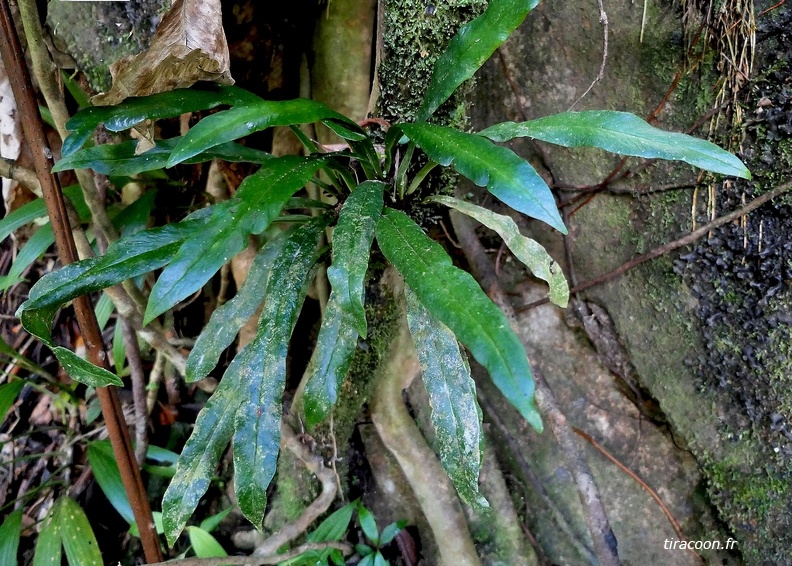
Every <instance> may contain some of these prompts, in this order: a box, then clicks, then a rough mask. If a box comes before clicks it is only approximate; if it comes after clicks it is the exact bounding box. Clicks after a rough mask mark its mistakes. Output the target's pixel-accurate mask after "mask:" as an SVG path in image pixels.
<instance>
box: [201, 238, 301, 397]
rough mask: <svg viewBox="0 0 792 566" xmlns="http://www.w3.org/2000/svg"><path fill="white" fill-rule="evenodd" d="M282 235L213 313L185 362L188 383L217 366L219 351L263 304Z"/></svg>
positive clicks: (204, 375) (252, 264)
mask: <svg viewBox="0 0 792 566" xmlns="http://www.w3.org/2000/svg"><path fill="white" fill-rule="evenodd" d="M286 238H287V233H286V232H283V233H281V234H279V235H278V236H276V237H275V238H273V239H272V240H270V241H269V242H267V244H266V245H265V246H264V247H263V248H262V249H261V251H259V253H258V254H256V257H255V258H254V259H253V262H252V263H251V265H250V271H249V272H248V276H247V279H245V283H244V284H243V285H242V288H241V289H239V292H237V294H236V295H235V296H234V298H232V299H231V300H230V301H228V302H227V303H225V304H224V305H222V306H221V307H219V308H217V309H215V311H214V312H213V313H212V316H211V318H210V319H209V322H208V323H207V324H206V326H205V327H204V329H203V330H202V331H201V334H200V335H199V336H198V340H196V342H195V346H194V347H193V349H192V351H191V352H190V356H189V357H188V358H187V372H186V373H187V376H186V380H187V381H188V382H192V381H197V380H199V379H203V378H204V377H206V376H207V375H209V372H210V371H212V370H213V369H214V368H215V366H216V365H217V362H218V360H220V356H221V355H222V353H223V351H224V350H225V349H226V348H228V347H229V346H230V345H231V343H232V342H233V341H234V337H236V335H237V333H238V332H239V330H240V329H241V328H242V327H243V326H244V325H245V323H246V322H247V321H248V319H249V318H250V317H251V316H253V314H254V313H255V312H256V309H257V308H258V306H259V305H260V304H261V302H262V301H263V300H264V292H265V290H266V288H267V279H268V278H269V272H270V268H271V267H272V262H273V261H275V258H276V257H277V256H278V255H279V254H280V252H281V250H282V248H283V244H284V242H285V241H286Z"/></svg>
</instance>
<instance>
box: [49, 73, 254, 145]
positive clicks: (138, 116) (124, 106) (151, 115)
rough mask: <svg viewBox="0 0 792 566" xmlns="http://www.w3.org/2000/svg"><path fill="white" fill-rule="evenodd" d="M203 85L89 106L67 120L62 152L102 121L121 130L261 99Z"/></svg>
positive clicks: (240, 91) (80, 141)
mask: <svg viewBox="0 0 792 566" xmlns="http://www.w3.org/2000/svg"><path fill="white" fill-rule="evenodd" d="M202 86H203V88H191V89H177V90H172V91H168V92H161V93H159V94H153V95H151V96H142V97H131V98H127V99H126V100H124V101H123V102H122V103H121V104H118V105H116V106H92V107H90V108H86V109H85V110H81V111H80V112H78V113H77V114H75V115H74V117H73V118H72V119H71V120H69V121H68V122H66V129H67V130H69V131H70V132H72V133H71V135H69V136H68V137H67V138H66V139H65V140H64V141H63V149H62V154H63V156H64V157H66V156H69V155H71V154H72V153H74V152H75V151H77V150H78V149H80V148H81V147H82V146H83V144H84V143H85V141H86V140H87V139H88V138H89V137H90V136H91V134H92V133H93V131H94V129H96V127H97V126H98V125H99V124H102V123H104V125H105V128H107V129H108V130H110V131H111V132H121V131H123V130H127V129H129V128H131V127H132V126H135V125H137V124H139V123H140V122H143V121H144V120H147V119H149V120H159V119H162V118H173V117H175V116H179V115H181V114H184V113H186V112H197V111H199V110H208V109H210V108H215V107H217V106H221V105H224V104H225V105H230V106H233V105H236V104H243V103H251V102H255V101H257V100H261V99H260V98H259V97H258V96H256V95H255V94H253V93H251V92H248V91H246V90H243V89H241V88H238V87H233V86H218V85H205V86H204V85H202Z"/></svg>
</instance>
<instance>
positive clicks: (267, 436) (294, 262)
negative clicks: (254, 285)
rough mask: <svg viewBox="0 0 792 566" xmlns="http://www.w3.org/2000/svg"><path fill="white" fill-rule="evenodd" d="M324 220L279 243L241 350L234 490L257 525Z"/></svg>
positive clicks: (272, 469) (274, 459) (272, 467)
mask: <svg viewBox="0 0 792 566" xmlns="http://www.w3.org/2000/svg"><path fill="white" fill-rule="evenodd" d="M327 223H328V219H326V218H323V217H319V218H317V219H316V220H314V221H312V222H310V223H308V224H305V225H303V226H300V227H298V228H296V229H295V230H293V231H292V233H291V234H290V236H289V238H288V240H287V241H286V242H285V243H284V246H283V250H282V251H281V253H280V255H279V256H278V258H277V259H276V260H275V262H274V263H273V265H272V269H271V270H270V276H269V279H268V280H267V289H266V291H265V296H266V297H267V300H266V301H265V302H264V309H263V310H262V313H261V318H260V319H259V325H258V332H257V334H256V337H255V339H254V340H253V342H251V343H250V344H249V345H248V347H247V348H245V351H248V350H250V351H252V352H253V353H252V354H251V355H250V356H248V357H247V359H246V360H245V363H244V365H243V366H241V367H240V369H239V373H240V376H239V383H240V393H241V395H243V397H244V401H243V402H242V405H241V406H240V407H239V410H238V411H237V414H236V418H235V419H234V429H235V432H234V492H235V493H236V496H237V501H238V503H239V508H240V510H241V511H242V513H243V514H244V515H245V517H247V518H248V520H249V521H250V522H251V523H253V524H254V525H255V526H256V527H259V526H260V525H261V522H262V520H263V518H264V510H265V508H266V504H267V486H268V485H269V483H270V480H271V479H272V477H273V475H274V474H275V469H276V465H277V461H278V452H279V450H280V434H281V414H282V409H283V407H282V401H281V398H282V396H283V387H284V384H285V380H286V353H287V350H288V346H289V339H290V337H291V333H292V330H293V329H294V324H295V323H296V322H297V315H298V314H299V312H300V308H301V307H302V303H303V300H304V299H305V293H306V290H307V287H308V284H309V283H310V281H311V279H312V276H313V267H314V264H315V263H316V261H317V259H318V257H319V251H318V250H317V249H316V248H317V243H318V241H319V237H320V235H321V234H322V231H323V230H324V228H325V226H326V225H327ZM238 357H239V356H237V358H238ZM234 363H236V359H234V362H232V365H233V364H234ZM229 371H230V370H229Z"/></svg>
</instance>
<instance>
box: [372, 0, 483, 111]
mask: <svg viewBox="0 0 792 566" xmlns="http://www.w3.org/2000/svg"><path fill="white" fill-rule="evenodd" d="M433 5H434V6H435V10H434V12H433V13H430V12H431V11H430V10H428V9H427V6H428V4H427V2H426V0H403V1H401V2H391V3H389V4H388V9H387V10H386V13H385V21H384V33H383V51H384V53H383V60H382V63H381V64H380V73H379V81H380V92H381V95H380V110H381V113H382V115H383V116H384V117H385V118H386V119H389V120H411V119H413V117H414V116H415V111H416V110H417V109H418V107H419V106H420V104H421V100H422V97H423V93H424V92H426V89H427V87H428V86H429V81H430V80H431V77H432V67H433V65H434V62H435V60H436V59H437V57H438V56H439V55H440V54H441V53H442V52H443V50H444V49H445V46H446V45H447V44H448V42H449V41H450V39H451V38H452V37H453V36H454V34H455V33H456V32H457V30H458V29H459V27H460V26H461V25H462V24H464V23H465V22H467V21H469V20H471V19H473V18H474V17H475V16H477V15H478V14H480V13H481V12H482V11H483V10H484V8H485V7H486V2H485V1H484V0H452V1H449V2H436V3H435V4H433ZM464 98H465V97H464V92H458V93H457V94H455V95H454V96H452V97H451V99H450V100H449V101H447V102H446V103H445V104H444V105H443V106H441V107H440V109H439V110H438V112H437V113H436V114H435V118H436V119H437V121H438V122H439V123H445V124H450V123H452V122H457V123H459V122H460V121H461V122H464V120H465V119H466V118H465V116H466V115H467V113H466V112H465V111H464ZM460 107H462V109H460ZM452 117H454V118H452Z"/></svg>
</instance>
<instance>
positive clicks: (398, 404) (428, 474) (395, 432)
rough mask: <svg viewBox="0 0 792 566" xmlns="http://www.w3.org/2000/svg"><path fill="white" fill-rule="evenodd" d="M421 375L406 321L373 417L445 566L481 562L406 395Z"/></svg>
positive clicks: (394, 345) (375, 401) (380, 378)
mask: <svg viewBox="0 0 792 566" xmlns="http://www.w3.org/2000/svg"><path fill="white" fill-rule="evenodd" d="M419 372H420V367H419V365H418V359H417V357H416V355H415V351H414V349H413V346H412V341H411V338H410V335H409V330H408V329H407V321H406V320H403V321H402V323H401V325H400V329H399V332H398V335H397V336H396V337H395V339H394V341H393V343H392V345H391V349H390V353H389V357H388V359H387V360H386V361H385V363H384V364H383V366H382V368H381V372H380V375H379V376H378V382H377V384H376V386H375V390H374V395H373V397H372V399H371V402H370V408H371V419H372V421H373V422H374V425H375V427H376V429H377V432H378V433H379V435H380V438H381V439H382V441H383V443H384V444H385V446H386V447H387V448H388V450H389V451H390V452H391V454H393V456H394V458H396V461H397V462H398V463H399V466H400V467H401V469H402V471H403V472H404V475H405V476H406V478H407V481H408V483H409V484H410V487H411V488H412V490H413V492H414V493H415V496H416V498H417V500H418V502H419V504H420V506H421V510H422V511H423V513H424V516H425V517H426V520H427V522H428V523H429V525H430V527H431V529H432V534H433V537H434V539H435V542H436V544H437V546H438V549H439V553H440V564H441V565H445V566H476V565H478V564H480V561H479V558H478V555H477V554H476V548H475V546H474V545H473V541H472V539H471V537H470V533H469V532H468V525H467V521H466V520H465V516H464V514H463V512H462V507H461V505H460V503H459V500H458V499H457V495H456V492H455V490H454V487H453V486H452V485H451V482H450V480H449V479H448V477H447V476H446V474H445V471H444V470H443V468H442V467H441V466H440V462H439V461H438V459H437V457H436V456H435V454H434V452H433V451H432V450H431V448H429V445H428V444H427V443H426V440H425V439H424V437H423V435H421V431H420V430H419V429H418V427H417V425H416V424H415V422H414V421H413V419H412V417H411V416H410V414H409V413H408V412H407V408H406V407H405V405H404V400H403V399H402V391H403V390H404V388H405V387H407V386H408V385H409V384H410V382H411V381H412V380H413V378H414V377H415V376H417V375H418V373H419Z"/></svg>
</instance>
